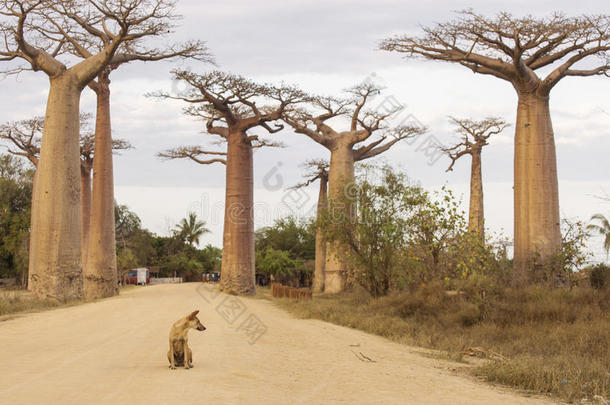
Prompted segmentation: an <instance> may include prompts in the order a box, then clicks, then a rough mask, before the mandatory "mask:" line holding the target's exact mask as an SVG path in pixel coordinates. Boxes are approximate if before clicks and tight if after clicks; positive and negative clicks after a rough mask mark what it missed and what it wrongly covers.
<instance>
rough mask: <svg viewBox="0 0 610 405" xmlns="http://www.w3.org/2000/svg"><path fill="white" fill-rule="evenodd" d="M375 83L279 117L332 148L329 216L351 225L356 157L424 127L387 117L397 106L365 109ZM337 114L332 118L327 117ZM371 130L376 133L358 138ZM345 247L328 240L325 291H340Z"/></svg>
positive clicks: (378, 150)
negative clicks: (395, 123) (393, 121)
mask: <svg viewBox="0 0 610 405" xmlns="http://www.w3.org/2000/svg"><path fill="white" fill-rule="evenodd" d="M380 91H381V89H380V88H379V87H378V86H376V85H375V84H374V83H363V84H360V85H357V86H355V87H352V88H350V89H348V90H346V93H347V95H348V96H347V97H346V98H345V99H337V98H334V97H315V98H313V99H312V100H311V101H310V104H311V106H310V107H311V108H310V109H309V110H308V109H304V108H297V109H290V110H287V111H286V113H285V114H284V116H283V120H284V121H285V122H286V123H287V124H289V125H290V126H291V127H292V128H293V129H294V131H295V132H297V133H300V134H303V135H306V136H308V137H309V138H311V139H312V140H314V141H315V142H317V143H319V144H320V145H322V146H324V147H325V148H327V149H328V150H329V151H330V166H329V170H328V182H329V188H328V214H329V216H330V217H331V219H332V220H340V221H346V222H347V223H346V224H345V225H346V226H349V223H350V222H351V219H352V218H353V216H354V215H355V207H354V202H353V195H352V194H353V190H352V188H353V187H354V163H355V162H357V161H360V160H364V159H369V158H372V157H374V156H377V155H379V154H380V153H383V152H385V151H387V150H388V149H390V148H391V147H392V146H393V145H395V144H396V143H397V142H399V141H401V140H403V139H406V138H409V137H413V136H415V135H418V134H421V133H423V132H425V129H424V128H422V127H416V126H405V125H398V126H395V127H390V126H389V124H388V122H389V121H390V120H391V119H392V118H394V117H396V115H397V114H398V112H399V111H400V109H401V107H399V106H392V107H389V108H380V109H379V111H374V110H370V109H366V107H367V103H370V101H371V100H372V99H373V98H374V97H375V96H377V95H378V94H379V93H380ZM333 118H338V119H339V120H337V122H336V124H335V123H333V124H331V123H330V122H329V121H330V120H332V119H333ZM340 118H347V121H348V125H347V128H344V129H337V128H338V127H339V126H340V125H341V124H342V122H341V120H340ZM373 135H379V137H378V138H377V139H375V140H374V141H372V142H369V143H368V144H364V145H363V144H362V142H365V141H366V140H368V139H369V138H371V137H372V136H373ZM347 251H348V248H347V247H345V246H341V245H340V244H339V243H338V242H336V241H328V243H327V246H326V263H325V265H324V291H325V292H338V291H341V290H342V289H343V288H344V285H345V282H346V280H347V277H348V274H347V265H346V260H345V258H344V255H345V252H347Z"/></svg>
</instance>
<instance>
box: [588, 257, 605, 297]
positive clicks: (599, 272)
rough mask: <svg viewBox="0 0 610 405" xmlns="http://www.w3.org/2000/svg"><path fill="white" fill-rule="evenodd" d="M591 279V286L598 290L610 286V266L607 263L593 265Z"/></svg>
mask: <svg viewBox="0 0 610 405" xmlns="http://www.w3.org/2000/svg"><path fill="white" fill-rule="evenodd" d="M589 280H590V282H591V287H593V288H596V289H598V290H601V289H602V288H604V287H607V286H610V266H608V265H607V264H605V263H600V264H597V265H595V266H593V267H592V268H591V270H590V274H589Z"/></svg>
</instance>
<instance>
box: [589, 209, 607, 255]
mask: <svg viewBox="0 0 610 405" xmlns="http://www.w3.org/2000/svg"><path fill="white" fill-rule="evenodd" d="M591 221H597V222H598V223H597V224H589V225H588V226H587V230H589V231H593V232H596V233H598V234H600V235H601V236H603V237H604V250H605V251H606V258H608V252H610V221H608V219H607V218H606V217H605V216H604V215H602V214H595V215H593V216H592V217H591Z"/></svg>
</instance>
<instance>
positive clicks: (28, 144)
mask: <svg viewBox="0 0 610 405" xmlns="http://www.w3.org/2000/svg"><path fill="white" fill-rule="evenodd" d="M90 119H91V115H90V114H81V115H80V128H81V133H82V135H81V137H80V184H81V216H82V228H81V229H82V231H81V240H82V242H81V245H82V246H83V263H84V262H85V260H86V253H85V252H86V248H87V243H86V241H87V238H88V236H89V218H90V216H91V169H92V167H93V162H94V158H93V156H94V155H93V149H94V146H93V142H94V136H93V134H91V133H87V130H88V128H89V120H90ZM43 127H44V118H43V117H34V118H32V119H29V120H22V121H16V122H11V123H7V124H4V125H2V126H0V139H4V140H6V141H8V142H9V143H10V144H12V147H11V146H9V147H8V151H9V153H11V154H13V155H17V156H22V157H25V158H26V159H27V160H28V161H30V163H32V165H33V166H34V167H35V168H37V167H38V161H39V159H40V143H41V138H42V132H43ZM15 148H16V149H15ZM126 149H131V145H130V144H129V142H127V141H125V140H122V139H115V140H112V150H114V151H119V150H126ZM35 180H36V176H35V177H34V182H33V184H32V194H34V188H35V186H36V181H35Z"/></svg>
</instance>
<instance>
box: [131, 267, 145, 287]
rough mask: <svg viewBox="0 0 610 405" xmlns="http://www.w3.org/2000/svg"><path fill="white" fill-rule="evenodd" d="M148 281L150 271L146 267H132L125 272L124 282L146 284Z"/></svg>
mask: <svg viewBox="0 0 610 405" xmlns="http://www.w3.org/2000/svg"><path fill="white" fill-rule="evenodd" d="M148 283H150V271H149V270H148V269H145V268H142V269H133V270H129V271H128V272H127V276H125V284H134V285H147V284H148Z"/></svg>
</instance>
